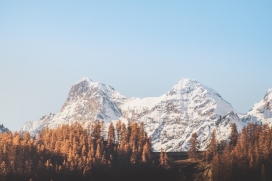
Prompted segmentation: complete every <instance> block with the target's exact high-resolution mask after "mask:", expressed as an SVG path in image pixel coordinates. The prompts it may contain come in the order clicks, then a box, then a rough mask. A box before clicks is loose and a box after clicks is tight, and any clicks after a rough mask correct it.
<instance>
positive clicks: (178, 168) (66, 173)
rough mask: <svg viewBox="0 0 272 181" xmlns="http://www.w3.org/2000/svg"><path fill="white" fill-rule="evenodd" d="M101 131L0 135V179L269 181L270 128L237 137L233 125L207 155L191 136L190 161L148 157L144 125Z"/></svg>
mask: <svg viewBox="0 0 272 181" xmlns="http://www.w3.org/2000/svg"><path fill="white" fill-rule="evenodd" d="M105 127H106V126H105V124H104V123H103V122H99V121H97V122H95V123H94V124H91V125H89V126H87V128H86V127H83V126H82V125H81V124H79V123H75V124H73V125H70V126H69V125H62V126H60V127H58V128H57V129H49V128H45V129H44V130H42V131H41V132H40V133H39V134H38V135H36V136H34V137H31V135H30V134H29V133H28V132H26V133H18V132H15V133H11V132H5V133H3V134H0V180H1V181H2V180H7V181H9V180H10V181H17V180H20V181H62V180H65V181H70V180H71V181H72V180H73V181H74V180H79V181H80V180H82V181H85V180H98V181H99V180H120V181H122V180H132V181H133V180H148V181H151V180H156V181H160V180H165V181H166V180H173V181H181V180H213V181H219V180H220V181H229V180H233V181H243V180H245V181H248V180H249V181H251V180H252V181H261V180H263V181H266V180H272V173H271V172H270V170H272V143H271V141H272V129H271V128H270V127H269V126H268V125H256V124H249V125H248V126H247V127H244V128H243V129H242V130H241V132H240V133H238V131H237V127H236V125H235V124H232V125H231V135H230V137H229V139H228V140H226V141H220V142H219V141H218V140H217V139H216V132H215V131H213V133H212V136H211V140H210V144H209V147H208V148H207V150H206V151H205V152H199V151H198V139H197V138H198V135H197V134H196V133H193V134H192V137H191V139H190V149H189V150H188V156H189V159H187V157H186V156H185V157H184V156H183V158H181V157H179V158H174V157H173V158H174V159H173V158H168V156H167V154H166V153H165V152H161V153H160V154H156V153H152V149H151V140H150V138H149V137H148V136H147V133H146V132H145V131H144V125H143V124H137V123H132V124H131V123H129V124H128V125H125V124H124V123H122V122H121V121H118V122H117V123H116V125H115V126H114V125H113V124H112V123H111V124H110V126H109V128H108V131H105ZM170 155H173V156H174V155H176V154H173V153H171V154H170ZM182 155H184V154H183V153H182Z"/></svg>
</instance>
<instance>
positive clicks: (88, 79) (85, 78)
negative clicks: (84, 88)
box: [76, 77, 93, 84]
mask: <svg viewBox="0 0 272 181" xmlns="http://www.w3.org/2000/svg"><path fill="white" fill-rule="evenodd" d="M81 82H93V81H92V80H91V79H90V78H89V77H83V78H81V79H80V80H79V81H77V82H76V84H78V83H81Z"/></svg>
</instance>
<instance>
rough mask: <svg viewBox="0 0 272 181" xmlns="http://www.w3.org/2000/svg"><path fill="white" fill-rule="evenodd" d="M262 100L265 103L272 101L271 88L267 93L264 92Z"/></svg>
mask: <svg viewBox="0 0 272 181" xmlns="http://www.w3.org/2000/svg"><path fill="white" fill-rule="evenodd" d="M264 100H265V101H266V102H269V101H272V86H271V87H270V88H269V89H268V91H267V92H266V94H265V96H264Z"/></svg>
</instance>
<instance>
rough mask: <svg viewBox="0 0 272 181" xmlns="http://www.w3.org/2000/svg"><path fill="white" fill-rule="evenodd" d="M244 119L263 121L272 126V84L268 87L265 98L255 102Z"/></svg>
mask: <svg viewBox="0 0 272 181" xmlns="http://www.w3.org/2000/svg"><path fill="white" fill-rule="evenodd" d="M243 119H244V120H245V121H261V122H262V123H263V124H269V125H270V126H272V86H271V87H270V88H269V89H268V91H267V92H266V94H265V96H264V98H263V99H262V100H261V101H260V102H258V103H256V104H254V106H253V107H252V109H251V110H250V111H249V112H248V113H247V115H246V116H245V117H244V118H243Z"/></svg>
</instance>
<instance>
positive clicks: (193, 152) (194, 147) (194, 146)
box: [188, 133, 198, 160]
mask: <svg viewBox="0 0 272 181" xmlns="http://www.w3.org/2000/svg"><path fill="white" fill-rule="evenodd" d="M189 142H190V148H189V150H188V155H189V158H191V159H194V160H196V159H197V151H198V140H197V134H196V133H193V134H192V136H191V139H190V141H189Z"/></svg>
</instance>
